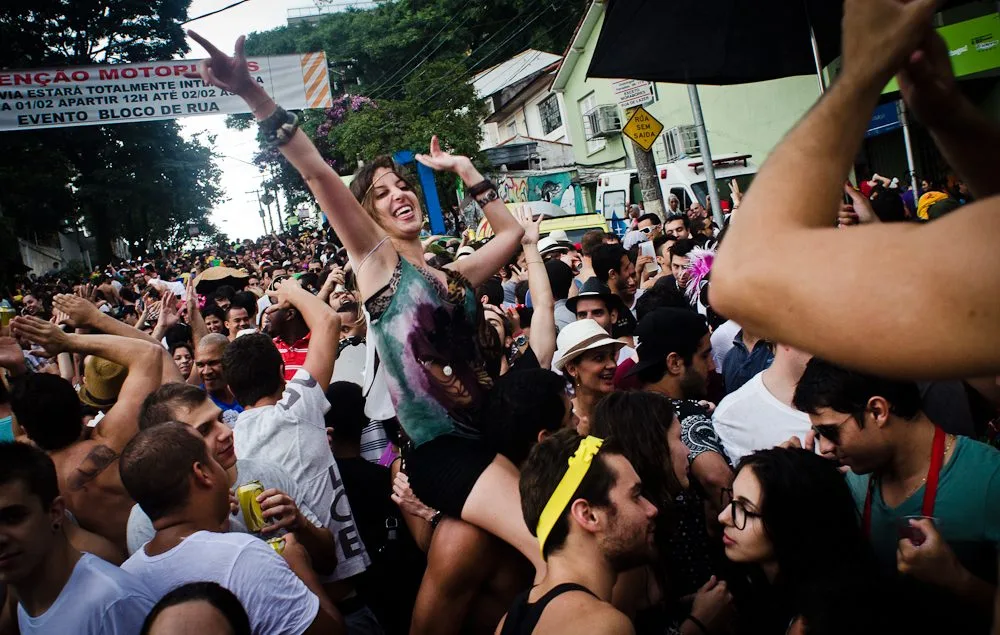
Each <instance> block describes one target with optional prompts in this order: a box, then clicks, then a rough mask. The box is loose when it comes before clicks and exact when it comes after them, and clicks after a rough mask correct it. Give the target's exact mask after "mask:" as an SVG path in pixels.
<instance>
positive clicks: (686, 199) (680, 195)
mask: <svg viewBox="0 0 1000 635" xmlns="http://www.w3.org/2000/svg"><path fill="white" fill-rule="evenodd" d="M670 193H671V194H673V195H674V196H676V197H677V200H678V202H679V203H680V209H679V210H678V211H681V212H685V211H687V210H689V209H691V197H690V196H688V193H687V190H685V189H684V188H683V187H672V188H670ZM664 203H667V207H668V208H669V207H670V203H669V201H664ZM668 213H669V212H668Z"/></svg>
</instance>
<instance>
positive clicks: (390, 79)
mask: <svg viewBox="0 0 1000 635" xmlns="http://www.w3.org/2000/svg"><path fill="white" fill-rule="evenodd" d="M471 1H472V0H467V1H466V3H465V4H464V5H463V6H462V9H465V8H467V7H468V6H469V3H470V2H471ZM460 14H461V11H457V12H455V15H453V16H451V19H450V20H448V21H447V22H446V23H445V25H444V26H443V27H441V30H440V31H438V32H437V33H436V34H435V35H434V37H432V38H430V39H429V40H427V42H426V43H425V44H424V45H423V46H422V47H420V50H419V51H417V52H416V53H414V54H413V57H411V58H410V59H408V60H407V61H406V63H405V64H403V65H402V66H400V67H399V68H398V69H396V72H394V73H393V74H392V75H390V76H389V78H388V79H386V80H385V81H383V82H382V83H380V84H379V85H378V86H376V87H375V88H373V89H372V90H371V92H369V94H370V95H371V96H372V98H375V93H376V92H377V91H379V90H380V89H381V88H382V87H383V86H385V85H386V84H388V83H389V82H391V81H392V80H393V78H394V77H396V76H397V75H399V74H400V73H401V72H402V71H403V70H404V69H405V68H406V67H407V66H409V65H410V63H412V62H413V60H415V59H417V56H419V55H420V54H421V53H423V52H424V51H426V50H427V47H428V46H430V45H431V42H433V41H434V40H436V39H437V38H438V37H440V36H441V34H442V33H444V30H445V29H447V28H448V25H450V24H451V23H452V22H454V21H455V19H456V18H458V16H459V15H460ZM466 20H468V18H466ZM462 23H463V24H464V23H465V20H463V21H462ZM457 30H458V29H457V28H456V31H457ZM453 35H454V34H453ZM440 47H441V45H440V44H439V45H438V48H440ZM434 51H437V48H436V49H434ZM434 51H432V52H431V53H430V54H428V55H427V57H425V58H424V59H423V60H421V61H420V63H418V64H417V65H416V66H415V67H414V68H413V70H416V69H417V68H419V67H420V64H423V63H424V62H425V61H427V59H428V58H429V57H430V56H431V55H433V54H434ZM412 72H413V71H410V73H412ZM406 77H409V74H407V75H406V76H404V78H403V79H405V78H406ZM400 81H402V80H400Z"/></svg>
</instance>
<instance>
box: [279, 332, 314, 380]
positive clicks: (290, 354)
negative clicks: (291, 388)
mask: <svg viewBox="0 0 1000 635" xmlns="http://www.w3.org/2000/svg"><path fill="white" fill-rule="evenodd" d="M311 336H312V332H309V333H306V336H305V337H303V338H302V339H300V340H299V341H297V342H295V343H294V344H292V345H291V346H289V345H287V344H285V342H283V341H282V339H281V338H280V337H276V338H274V345H275V346H276V347H277V348H278V352H279V353H281V359H283V360H284V361H285V381H291V380H292V377H294V376H295V373H296V371H298V370H299V369H300V368H302V364H304V363H305V361H306V355H307V354H308V353H309V338H310V337H311Z"/></svg>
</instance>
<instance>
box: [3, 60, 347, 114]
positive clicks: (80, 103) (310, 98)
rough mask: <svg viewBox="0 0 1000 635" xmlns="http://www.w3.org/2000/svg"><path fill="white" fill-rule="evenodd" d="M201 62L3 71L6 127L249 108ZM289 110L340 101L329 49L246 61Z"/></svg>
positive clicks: (236, 111)
mask: <svg viewBox="0 0 1000 635" xmlns="http://www.w3.org/2000/svg"><path fill="white" fill-rule="evenodd" d="M197 65H198V60H173V61H169V62H148V63H144V64H111V65H104V66H74V67H66V68H54V69H37V70H21V71H0V131H5V130H34V129H38V128H63V127H70V126H93V125H101V124H113V123H129V122H133V121H155V120H159V119H177V118H179V117H192V116H197V115H215V114H231V113H245V112H250V109H249V108H248V107H247V105H246V104H245V103H244V102H243V100H242V99H240V98H239V97H238V96H236V95H233V94H232V93H227V92H226V91H224V90H221V89H219V88H215V87H213V86H209V85H207V84H205V83H204V82H202V81H201V80H200V79H187V78H186V77H184V73H187V72H194V71H196V70H197ZM247 68H249V69H250V76H251V77H252V78H253V79H254V81H256V82H257V83H259V84H260V85H261V86H263V87H264V88H265V89H266V90H267V92H268V93H269V94H270V95H271V96H273V97H274V100H275V101H276V102H277V103H279V104H281V105H282V106H284V107H285V108H287V109H300V108H329V107H330V106H331V105H333V99H332V97H331V95H330V81H329V75H328V73H327V67H326V54H325V53H303V54H301V55H274V56H269V57H253V58H250V59H248V60H247Z"/></svg>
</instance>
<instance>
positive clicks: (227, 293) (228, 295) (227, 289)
mask: <svg viewBox="0 0 1000 635" xmlns="http://www.w3.org/2000/svg"><path fill="white" fill-rule="evenodd" d="M234 295H236V289H234V288H233V287H231V286H230V285H228V284H224V285H222V286H221V287H219V288H218V289H216V290H215V293H213V294H212V298H213V299H223V298H224V299H226V300H229V301H230V302H232V301H233V296H234Z"/></svg>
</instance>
